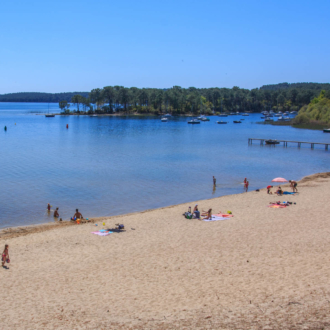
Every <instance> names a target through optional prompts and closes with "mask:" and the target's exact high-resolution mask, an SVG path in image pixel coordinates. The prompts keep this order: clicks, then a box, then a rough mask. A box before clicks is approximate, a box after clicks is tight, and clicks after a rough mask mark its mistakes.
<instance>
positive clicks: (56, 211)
mask: <svg viewBox="0 0 330 330" xmlns="http://www.w3.org/2000/svg"><path fill="white" fill-rule="evenodd" d="M59 216H60V215H59V214H58V207H57V208H56V210H55V211H54V218H58V217H59Z"/></svg>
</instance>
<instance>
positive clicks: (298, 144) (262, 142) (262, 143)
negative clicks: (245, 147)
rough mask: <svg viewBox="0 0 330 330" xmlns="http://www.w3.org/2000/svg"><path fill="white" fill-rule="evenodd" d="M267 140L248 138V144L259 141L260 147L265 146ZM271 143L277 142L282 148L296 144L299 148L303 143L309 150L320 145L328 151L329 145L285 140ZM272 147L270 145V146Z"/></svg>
mask: <svg viewBox="0 0 330 330" xmlns="http://www.w3.org/2000/svg"><path fill="white" fill-rule="evenodd" d="M267 140H268V139H251V138H249V142H248V143H249V144H252V142H253V141H260V145H264V144H265V141H267ZM273 141H277V142H279V144H281V143H283V147H287V146H288V143H296V144H297V147H298V148H300V147H301V144H302V143H304V144H310V146H311V149H314V146H315V145H316V144H320V145H323V146H324V147H325V150H329V144H330V142H329V143H322V142H305V141H286V140H273ZM270 145H272V144H270ZM273 145H276V144H273Z"/></svg>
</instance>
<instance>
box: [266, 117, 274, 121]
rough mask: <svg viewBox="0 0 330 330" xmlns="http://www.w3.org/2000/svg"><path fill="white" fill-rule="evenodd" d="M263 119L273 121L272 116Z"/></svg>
mask: <svg viewBox="0 0 330 330" xmlns="http://www.w3.org/2000/svg"><path fill="white" fill-rule="evenodd" d="M265 121H274V119H273V118H270V117H266V118H265Z"/></svg>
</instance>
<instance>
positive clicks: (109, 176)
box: [0, 103, 330, 227]
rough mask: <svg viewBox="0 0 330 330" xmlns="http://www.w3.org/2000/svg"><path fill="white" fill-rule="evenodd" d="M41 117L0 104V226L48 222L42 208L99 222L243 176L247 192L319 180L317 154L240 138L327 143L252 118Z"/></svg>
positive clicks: (223, 191)
mask: <svg viewBox="0 0 330 330" xmlns="http://www.w3.org/2000/svg"><path fill="white" fill-rule="evenodd" d="M49 107H50V112H58V111H59V110H58V105H57V104H50V105H49ZM47 111H48V104H42V103H0V127H1V130H0V150H1V157H0V184H1V189H0V227H8V226H18V225H29V224H37V223H44V222H48V221H52V217H51V216H49V215H48V214H47V213H46V212H45V211H46V206H47V203H51V205H52V209H54V208H55V207H59V211H60V216H61V217H62V218H63V219H69V218H70V217H71V216H72V215H73V214H74V211H75V209H76V208H79V210H80V211H81V213H82V214H83V216H84V217H95V216H109V215H116V214H123V213H128V212H133V211H141V210H145V209H150V208H157V207H162V206H168V205H172V204H178V203H183V202H189V201H194V200H199V199H207V198H212V197H217V196H222V195H227V194H234V193H239V192H242V191H243V185H242V184H241V183H242V182H243V179H244V177H247V178H248V179H249V181H250V190H254V189H257V188H264V187H266V186H267V185H268V184H269V183H270V181H271V180H272V179H273V178H275V177H278V176H281V177H285V178H286V179H288V180H289V179H296V180H299V179H300V178H302V177H303V176H305V175H309V174H312V173H316V172H326V171H329V156H330V151H325V150H324V147H316V148H315V149H314V150H312V149H310V146H308V145H307V146H305V147H302V148H300V149H299V148H297V147H296V146H295V145H294V146H288V147H283V146H276V147H274V146H260V145H259V144H258V143H257V142H255V144H254V145H248V138H250V137H252V138H272V139H287V140H299V141H313V142H328V143H330V134H324V133H323V132H321V131H315V130H303V129H295V128H291V127H276V126H270V125H259V124H256V122H257V121H260V117H261V115H260V114H250V116H249V117H241V116H229V117H227V118H219V117H210V119H211V121H210V122H202V123H201V124H200V125H188V124H187V120H188V119H187V118H185V117H180V118H172V119H170V120H169V121H168V122H167V123H163V122H161V121H160V118H154V117H143V118H137V117H109V116H104V117H90V116H56V117H55V118H45V116H44V115H40V114H37V113H40V112H41V113H45V112H47ZM240 118H244V119H245V120H244V121H243V123H242V124H233V120H237V119H240ZM217 120H224V121H229V123H228V124H227V125H217V124H216V121H217ZM15 123H16V125H15ZM66 124H68V125H69V129H66ZM5 125H6V126H7V128H8V130H7V131H6V132H5V131H4V129H3V127H4V126H5ZM213 175H214V176H215V177H216V178H217V187H216V190H215V191H214V190H213V184H212V176H213ZM183 211H185V210H182V212H183Z"/></svg>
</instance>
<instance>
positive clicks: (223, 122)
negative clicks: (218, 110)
mask: <svg viewBox="0 0 330 330" xmlns="http://www.w3.org/2000/svg"><path fill="white" fill-rule="evenodd" d="M217 124H227V121H217Z"/></svg>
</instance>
